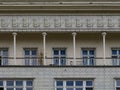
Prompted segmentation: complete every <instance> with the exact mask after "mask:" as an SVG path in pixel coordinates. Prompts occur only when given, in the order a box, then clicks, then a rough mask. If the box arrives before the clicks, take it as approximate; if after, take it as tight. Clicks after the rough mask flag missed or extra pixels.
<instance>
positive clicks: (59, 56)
mask: <svg viewBox="0 0 120 90" xmlns="http://www.w3.org/2000/svg"><path fill="white" fill-rule="evenodd" d="M54 50H58V51H59V55H54ZM61 50H65V55H61V54H60V51H61ZM66 54H67V49H66V48H53V64H55V63H54V57H58V59H59V64H58V65H62V64H61V59H60V58H61V57H65V65H66V63H67V62H66V56H67V55H66ZM55 65H56V64H55Z"/></svg>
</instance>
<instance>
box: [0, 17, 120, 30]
mask: <svg viewBox="0 0 120 90" xmlns="http://www.w3.org/2000/svg"><path fill="white" fill-rule="evenodd" d="M6 28H9V29H16V30H20V29H22V30H24V29H26V30H27V31H29V30H30V31H31V30H32V29H33V30H34V29H38V30H40V29H43V30H45V29H47V28H48V29H49V30H52V29H53V28H55V29H56V28H59V29H66V28H69V29H89V28H93V29H94V28H95V29H96V28H98V29H99V28H104V29H107V28H113V29H114V28H120V16H0V30H4V29H6Z"/></svg>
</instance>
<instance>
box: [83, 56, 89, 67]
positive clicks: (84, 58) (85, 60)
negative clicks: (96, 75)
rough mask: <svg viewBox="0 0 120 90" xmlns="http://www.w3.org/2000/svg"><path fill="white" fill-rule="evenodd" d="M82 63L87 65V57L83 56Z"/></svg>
mask: <svg viewBox="0 0 120 90" xmlns="http://www.w3.org/2000/svg"><path fill="white" fill-rule="evenodd" d="M83 65H88V58H87V57H83Z"/></svg>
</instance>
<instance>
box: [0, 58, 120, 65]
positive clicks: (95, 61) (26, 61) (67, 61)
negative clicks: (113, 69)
mask: <svg viewBox="0 0 120 90" xmlns="http://www.w3.org/2000/svg"><path fill="white" fill-rule="evenodd" d="M15 60H16V63H15ZM45 60H46V65H49V66H103V65H104V66H120V58H106V59H103V58H76V59H75V61H76V65H75V64H74V62H75V61H74V59H73V58H52V57H46V59H45ZM43 62H44V59H43V58H40V57H32V58H30V57H25V58H23V57H19V58H18V57H17V58H16V59H14V58H13V57H1V58H0V65H1V66H12V65H19V66H44V64H43Z"/></svg>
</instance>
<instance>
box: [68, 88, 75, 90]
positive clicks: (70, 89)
mask: <svg viewBox="0 0 120 90" xmlns="http://www.w3.org/2000/svg"><path fill="white" fill-rule="evenodd" d="M66 90H74V88H67V89H66Z"/></svg>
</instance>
